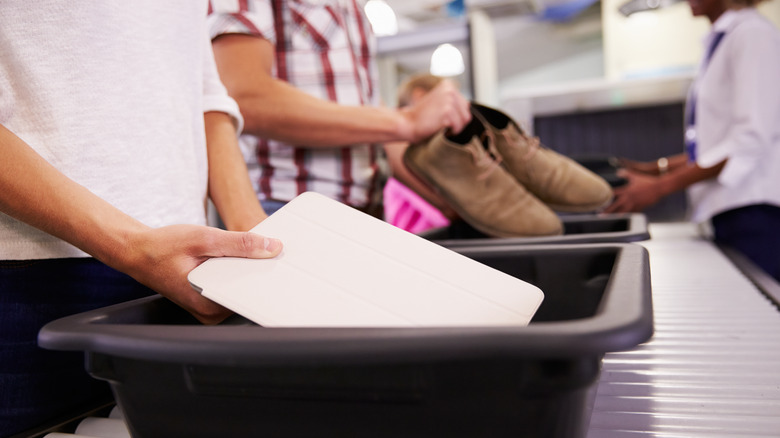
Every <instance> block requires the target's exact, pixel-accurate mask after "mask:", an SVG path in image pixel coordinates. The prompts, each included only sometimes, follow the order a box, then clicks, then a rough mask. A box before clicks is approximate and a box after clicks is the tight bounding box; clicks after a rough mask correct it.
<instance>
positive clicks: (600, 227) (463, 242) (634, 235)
mask: <svg viewBox="0 0 780 438" xmlns="http://www.w3.org/2000/svg"><path fill="white" fill-rule="evenodd" d="M561 222H562V223H563V234H562V235H559V236H537V237H501V238H498V237H490V236H487V235H485V234H483V233H481V232H479V231H478V230H475V229H474V228H473V227H471V226H470V225H468V224H467V223H465V222H462V221H458V222H454V223H452V224H451V225H449V226H446V227H441V228H434V229H430V230H427V231H424V232H422V233H420V234H419V235H420V236H421V237H424V238H426V239H428V240H430V241H433V242H435V243H438V244H439V245H441V246H446V247H448V248H449V247H456V246H457V247H470V246H485V245H490V246H493V245H520V244H524V245H541V244H549V243H555V244H561V243H564V244H565V243H602V242H638V241H642V240H647V239H649V238H650V233H649V232H648V229H647V218H646V217H645V215H644V214H642V213H624V214H570V215H563V216H561Z"/></svg>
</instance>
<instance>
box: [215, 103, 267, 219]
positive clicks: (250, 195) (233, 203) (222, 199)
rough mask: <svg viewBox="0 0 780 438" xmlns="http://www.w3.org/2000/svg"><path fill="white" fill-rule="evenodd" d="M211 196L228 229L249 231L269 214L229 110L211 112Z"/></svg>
mask: <svg viewBox="0 0 780 438" xmlns="http://www.w3.org/2000/svg"><path fill="white" fill-rule="evenodd" d="M204 120H205V123H206V145H207V148H208V161H209V196H210V197H211V200H212V202H214V205H215V206H216V208H217V211H218V212H219V214H220V217H221V218H222V221H223V222H224V223H225V226H226V227H227V229H228V230H232V231H247V230H249V229H251V228H253V227H254V226H255V225H257V224H258V223H260V221H262V220H263V219H265V218H266V217H267V215H266V214H265V211H263V208H262V207H261V206H260V202H259V201H258V200H257V195H256V194H255V192H254V190H253V189H252V184H251V182H250V180H249V175H248V173H247V169H246V164H245V163H244V158H243V157H242V156H241V151H240V150H239V149H238V147H237V138H236V132H235V127H234V126H233V123H232V122H231V120H230V117H229V116H228V115H227V114H224V113H220V112H208V113H206V114H204Z"/></svg>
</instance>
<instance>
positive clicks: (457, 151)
mask: <svg viewBox="0 0 780 438" xmlns="http://www.w3.org/2000/svg"><path fill="white" fill-rule="evenodd" d="M471 112H472V115H473V117H472V120H471V122H470V123H469V124H468V125H467V126H466V127H465V128H464V129H463V131H461V132H459V133H457V134H451V133H450V134H448V133H446V132H445V131H441V132H439V133H438V134H436V135H434V136H433V137H431V138H430V139H428V140H427V141H426V142H423V143H416V144H412V145H410V146H409V148H407V150H406V152H405V153H404V163H405V164H406V166H407V167H408V168H409V169H410V170H411V171H412V173H414V174H415V175H416V176H417V177H419V178H420V179H421V180H422V181H423V182H425V183H427V184H428V185H430V186H431V187H433V188H434V189H435V190H436V191H437V192H438V193H439V194H441V195H442V197H444V199H445V200H446V201H447V202H448V203H449V204H450V205H451V206H452V208H453V209H454V210H455V211H456V212H457V213H458V214H459V215H460V217H461V218H463V220H465V221H466V222H467V223H469V224H470V225H471V226H473V227H474V228H476V229H477V230H479V231H481V232H483V233H485V234H487V235H490V236H495V237H528V236H550V235H558V234H561V233H563V225H562V223H561V220H560V218H559V217H558V215H557V214H556V213H555V211H560V212H589V211H597V210H599V209H600V208H603V207H604V206H606V205H607V204H608V203H609V202H610V200H611V199H612V188H611V187H610V185H609V183H607V182H606V181H605V180H604V179H603V178H601V177H599V176H598V175H596V174H595V173H593V172H591V171H589V170H588V169H586V168H585V167H583V166H581V165H579V164H578V163H576V162H575V161H573V160H572V159H570V158H568V157H566V156H564V155H561V154H558V153H557V152H555V151H553V150H550V149H547V148H545V147H543V146H541V145H540V144H539V140H538V139H537V138H534V137H529V136H527V135H526V134H525V133H524V132H523V131H522V129H520V127H519V126H518V125H517V124H516V123H515V122H514V121H513V120H512V119H511V118H510V117H508V116H507V115H506V114H504V113H502V112H501V111H498V110H496V109H493V108H489V107H486V106H483V105H478V104H476V103H472V105H471Z"/></svg>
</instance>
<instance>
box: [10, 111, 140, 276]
mask: <svg viewBox="0 0 780 438" xmlns="http://www.w3.org/2000/svg"><path fill="white" fill-rule="evenodd" d="M0 151H1V153H2V158H0V209H1V210H2V211H3V212H4V213H6V214H8V215H9V216H12V217H14V218H16V219H18V220H20V221H22V222H25V223H27V224H29V225H32V226H33V227H36V228H38V229H41V230H43V231H45V232H47V233H49V234H51V235H53V236H56V237H58V238H60V239H63V240H65V241H67V242H69V243H71V244H73V245H75V246H76V247H78V248H80V249H81V250H83V251H85V252H87V253H89V254H91V255H93V256H94V257H96V258H98V259H100V260H101V261H103V262H104V263H106V264H108V265H110V266H113V267H115V268H122V267H123V266H126V265H129V264H130V263H131V262H130V261H129V259H130V258H132V251H131V249H132V245H131V244H130V241H131V239H132V237H133V236H134V235H137V234H139V233H141V232H144V231H146V230H148V227H146V226H145V225H143V224H141V223H140V222H138V221H136V220H135V219H133V218H131V217H129V216H127V215H126V214H124V213H122V212H121V211H119V210H117V209H116V208H114V207H113V206H111V205H110V204H109V203H107V202H105V201H104V200H102V199H101V198H99V197H97V196H96V195H94V194H93V193H92V192H90V191H89V190H87V189H86V188H85V187H83V186H81V185H79V184H77V183H76V182H74V181H73V180H71V179H69V178H68V177H67V176H65V175H64V174H62V173H61V172H60V171H59V170H57V169H56V168H54V167H53V166H52V165H51V164H49V163H48V162H46V160H44V159H43V158H42V157H41V156H40V155H38V154H37V153H36V152H35V151H34V150H33V149H32V148H30V147H29V146H28V145H27V144H26V143H24V142H23V141H22V140H21V139H20V138H19V137H17V136H16V135H14V134H13V133H11V132H10V131H8V130H7V129H6V128H5V127H3V126H1V125H0Z"/></svg>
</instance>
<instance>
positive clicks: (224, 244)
mask: <svg viewBox="0 0 780 438" xmlns="http://www.w3.org/2000/svg"><path fill="white" fill-rule="evenodd" d="M218 247H219V250H220V252H221V256H222V257H244V258H250V259H266V258H271V257H276V256H277V255H278V254H279V253H280V252H281V251H282V242H281V241H280V240H279V239H274V238H271V237H265V236H262V235H260V234H257V233H252V232H249V231H246V232H239V231H224V235H223V237H222V239H221V240H220V242H219V243H218Z"/></svg>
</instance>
